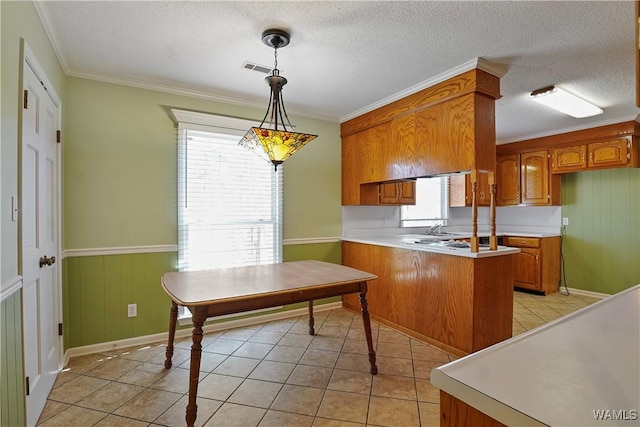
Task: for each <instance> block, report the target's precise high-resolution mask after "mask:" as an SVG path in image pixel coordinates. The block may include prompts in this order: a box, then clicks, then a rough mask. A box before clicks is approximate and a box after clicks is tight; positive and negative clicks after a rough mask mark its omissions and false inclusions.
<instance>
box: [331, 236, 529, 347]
mask: <svg viewBox="0 0 640 427" xmlns="http://www.w3.org/2000/svg"><path fill="white" fill-rule="evenodd" d="M485 253H487V252H485ZM515 255H516V254H515V253H514V252H513V251H511V252H506V253H505V254H504V255H498V254H496V255H495V256H486V257H467V256H460V255H454V254H453V253H452V254H451V255H449V254H444V253H436V252H429V251H424V250H412V249H401V248H394V247H387V246H382V245H372V244H363V243H355V242H349V241H343V242H342V263H343V264H344V265H347V266H349V267H352V268H356V269H359V270H364V271H371V272H374V274H376V275H377V276H378V280H377V281H376V283H375V285H372V286H370V287H369V293H368V294H367V296H368V300H369V313H370V315H371V318H372V319H374V320H376V321H378V322H380V323H382V324H385V325H387V326H391V327H393V328H396V329H398V330H400V331H402V332H404V333H406V334H408V335H410V336H413V337H416V338H418V339H420V340H423V341H426V342H429V343H431V344H434V345H436V346H437V347H440V348H442V349H444V350H447V351H449V352H451V353H453V354H457V355H459V356H463V355H466V354H469V353H473V352H475V351H478V350H481V349H483V348H485V347H488V346H490V345H493V344H495V343H498V342H500V341H503V340H505V339H508V338H511V336H512V322H513V280H514V270H513V267H514V257H515ZM343 304H344V306H345V307H346V308H348V309H350V310H353V311H358V310H359V307H360V305H359V301H358V299H357V297H354V296H352V295H344V296H343Z"/></svg>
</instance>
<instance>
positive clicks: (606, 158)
mask: <svg viewBox="0 0 640 427" xmlns="http://www.w3.org/2000/svg"><path fill="white" fill-rule="evenodd" d="M637 152H638V149H637V147H635V150H634V147H633V138H632V137H631V136H623V137H620V138H613V139H606V140H596V141H591V142H588V143H585V144H580V145H572V146H569V147H564V146H561V147H556V148H553V149H552V150H551V155H552V159H553V162H552V172H553V173H565V172H580V171H585V170H594V169H609V168H620V167H627V166H636V167H637V163H638V160H637V159H638V156H637Z"/></svg>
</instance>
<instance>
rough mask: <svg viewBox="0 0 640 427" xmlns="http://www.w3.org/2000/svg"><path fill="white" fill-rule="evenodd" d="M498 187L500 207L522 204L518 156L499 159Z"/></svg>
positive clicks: (497, 197)
mask: <svg viewBox="0 0 640 427" xmlns="http://www.w3.org/2000/svg"><path fill="white" fill-rule="evenodd" d="M496 187H497V188H496V204H497V205H498V206H509V205H517V204H519V203H520V159H519V157H518V155H517V154H513V155H510V156H503V157H498V158H497V161H496Z"/></svg>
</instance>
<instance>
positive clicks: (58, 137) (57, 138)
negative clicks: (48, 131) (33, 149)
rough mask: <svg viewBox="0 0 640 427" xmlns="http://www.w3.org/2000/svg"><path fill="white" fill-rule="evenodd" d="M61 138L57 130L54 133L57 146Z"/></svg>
mask: <svg viewBox="0 0 640 427" xmlns="http://www.w3.org/2000/svg"><path fill="white" fill-rule="evenodd" d="M61 138H62V132H60V131H59V130H57V131H56V142H57V143H58V144H59V143H60V141H61Z"/></svg>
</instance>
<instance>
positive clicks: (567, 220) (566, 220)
mask: <svg viewBox="0 0 640 427" xmlns="http://www.w3.org/2000/svg"><path fill="white" fill-rule="evenodd" d="M562 225H569V217H566V216H565V217H562Z"/></svg>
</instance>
